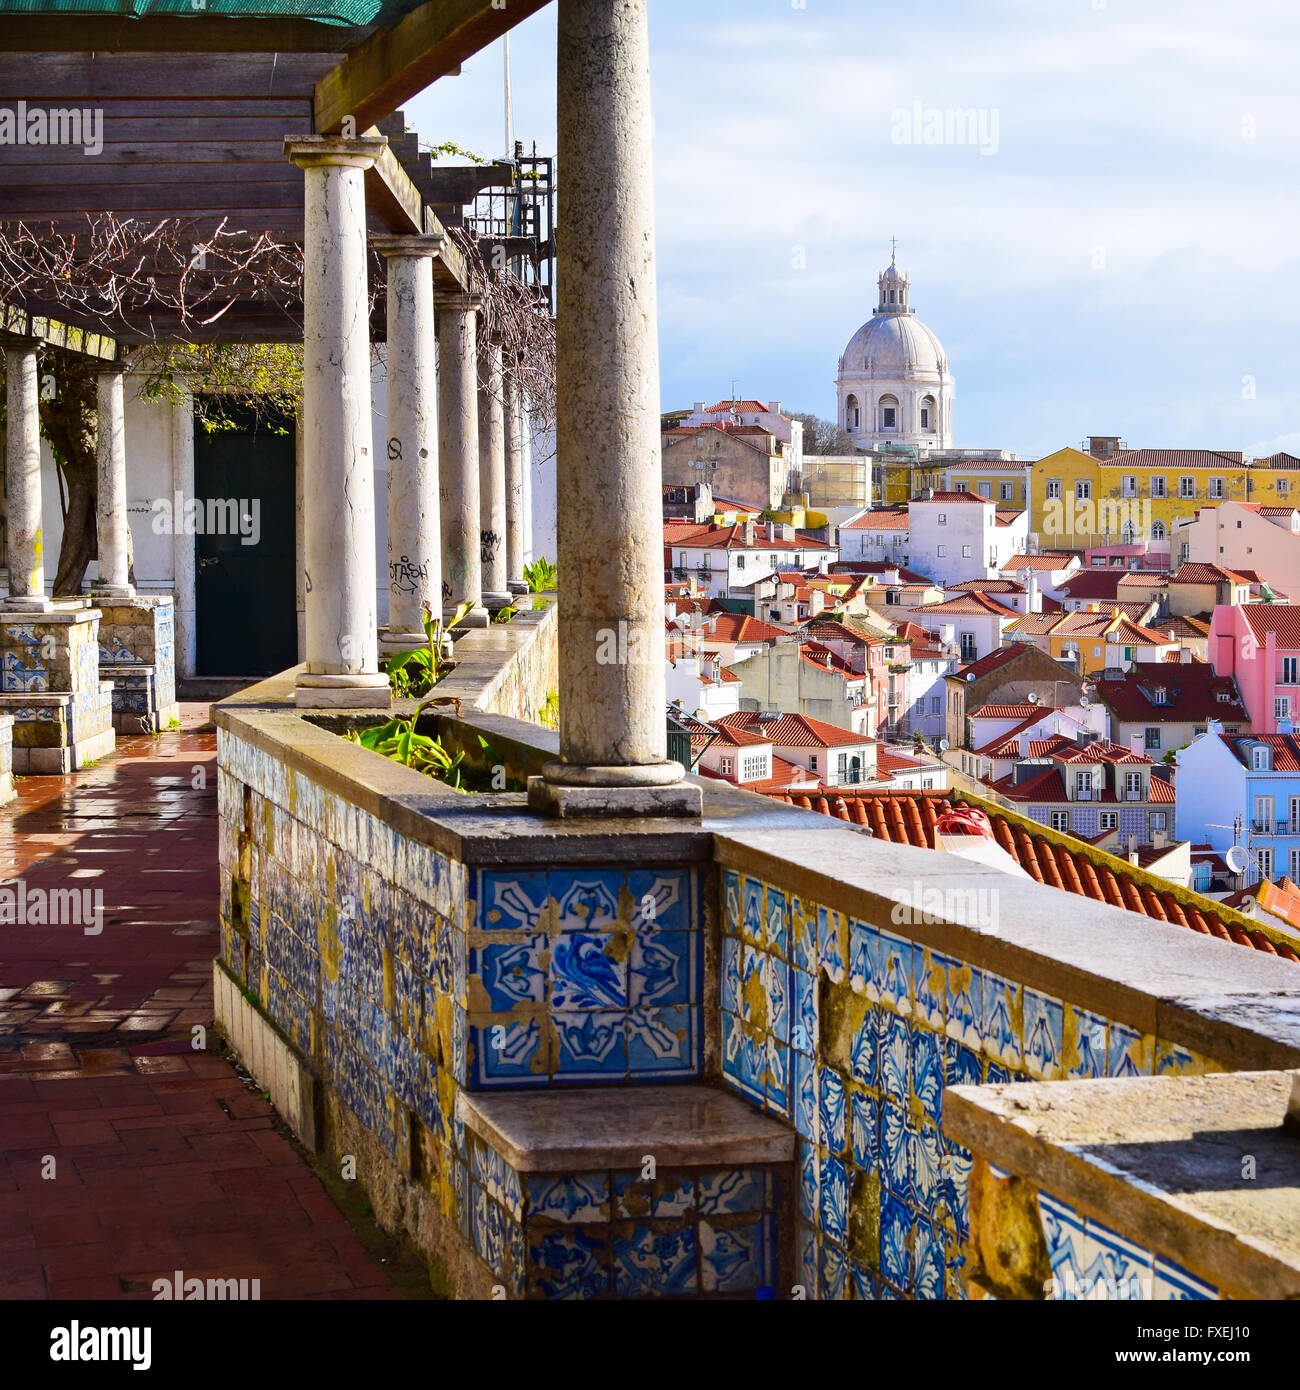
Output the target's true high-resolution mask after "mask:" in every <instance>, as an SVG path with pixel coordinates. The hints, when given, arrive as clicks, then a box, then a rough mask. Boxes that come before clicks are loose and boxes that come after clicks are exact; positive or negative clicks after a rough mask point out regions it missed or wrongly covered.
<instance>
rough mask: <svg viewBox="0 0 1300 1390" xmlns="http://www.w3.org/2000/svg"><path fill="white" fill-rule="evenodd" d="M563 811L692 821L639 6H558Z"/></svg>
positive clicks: (590, 1) (550, 780) (550, 779)
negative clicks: (666, 526) (669, 643)
mask: <svg viewBox="0 0 1300 1390" xmlns="http://www.w3.org/2000/svg"><path fill="white" fill-rule="evenodd" d="M558 54H559V71H558V92H559V99H558V120H557V133H558V142H557V151H556V153H557V160H556V163H557V166H558V168H559V170H560V177H561V180H562V189H561V197H562V200H563V205H564V218H565V227H564V235H563V237H562V238H561V239H560V244H559V256H560V261H559V266H558V268H557V273H556V280H557V284H558V288H559V303H558V311H557V329H558V334H559V341H558V380H557V413H558V427H557V438H556V445H557V496H558V499H559V505H558V512H559V516H558V528H559V553H558V557H557V559H558V564H559V571H560V600H559V602H560V615H559V623H560V673H559V696H560V754H561V756H560V759H559V761H557V762H552V763H548V764H547V766H546V768H545V770H544V776H543V777H542V778H537V779H534V781H533V782H532V784H531V786H530V796H531V799H532V803H533V805H534V806H535V807H536V808H537V809H538V810H542V811H546V812H550V813H552V814H558V815H569V816H579V815H590V816H619V815H622V816H636V815H683V816H689V815H696V816H698V815H699V814H700V811H701V795H700V789H699V787H698V785H697V784H695V783H694V782H688V781H686V780H684V779H685V775H686V774H685V770H684V769H683V768H682V766H681V765H680V764H679V763H676V762H672V761H669V760H668V758H667V745H668V735H667V697H666V695H665V689H664V620H663V546H662V543H661V538H662V535H663V513H662V501H661V480H662V463H661V460H660V454H659V410H660V401H659V345H658V341H657V331H658V311H657V305H656V290H655V258H654V213H653V205H654V184H653V175H652V155H653V142H652V132H651V121H650V62H649V35H648V26H647V19H646V0H559V37H558Z"/></svg>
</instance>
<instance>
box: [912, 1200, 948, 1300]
mask: <svg viewBox="0 0 1300 1390" xmlns="http://www.w3.org/2000/svg"><path fill="white" fill-rule="evenodd" d="M944 1264H945V1260H944V1248H943V1240H942V1238H941V1236H940V1234H939V1231H938V1229H937V1228H936V1227H935V1226H934V1225H933V1224H932V1223H931V1222H929V1221H926V1220H924V1219H923V1218H920V1219H918V1220H917V1221H916V1223H915V1225H914V1226H913V1228H912V1296H913V1298H916V1299H918V1300H922V1301H924V1302H929V1303H933V1302H938V1301H939V1300H941V1299H942V1298H943V1296H944Z"/></svg>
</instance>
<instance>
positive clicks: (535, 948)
mask: <svg viewBox="0 0 1300 1390" xmlns="http://www.w3.org/2000/svg"><path fill="white" fill-rule="evenodd" d="M444 939H449V934H444ZM446 950H447V954H448V959H447V961H446V974H447V976H448V977H449V978H448V985H450V984H451V979H450V977H451V975H452V966H451V960H450V945H448V946H447V948H446ZM545 951H546V938H545V937H544V936H529V937H523V938H521V939H520V940H518V941H512V942H510V943H508V944H507V945H490V946H480V947H477V948H476V949H473V950H471V951H470V966H469V968H470V972H471V973H472V974H474V975H476V976H477V977H478V979H479V981H480V983H481V984H482V986H483V988H484V990H485V991H486V992H487V997H488V1007H489V1008H490V1009H491V1010H492V1012H493V1013H509V1012H510V1010H511V1009H513V1008H514V1007H515V1005H516V1004H528V1003H536V1004H542V1003H545V1002H546V966H545V963H544V961H543V955H544V953H545ZM440 973H441V970H440ZM443 988H444V989H445V990H446V992H447V993H449V994H450V993H452V990H451V989H450V988H447V987H446V986H444V987H443ZM453 997H455V996H454V994H453Z"/></svg>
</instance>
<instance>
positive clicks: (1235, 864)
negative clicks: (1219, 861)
mask: <svg viewBox="0 0 1300 1390" xmlns="http://www.w3.org/2000/svg"><path fill="white" fill-rule="evenodd" d="M1223 862H1224V863H1225V864H1227V866H1228V868H1229V869H1231V870H1232V872H1233V873H1234V874H1244V873H1245V872H1246V866H1247V865H1248V864H1249V863H1250V855H1248V854H1247V853H1246V851H1245V850H1244V849H1242V847H1241V846H1240V845H1233V847H1232V848H1231V849H1230V850H1229V851H1228V852H1227V854H1225V855H1224V856H1223Z"/></svg>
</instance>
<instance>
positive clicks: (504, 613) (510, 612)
mask: <svg viewBox="0 0 1300 1390" xmlns="http://www.w3.org/2000/svg"><path fill="white" fill-rule="evenodd" d="M518 612H519V610H518V609H517V608H516V607H515V606H514V605H513V604H511V605H510V607H509V608H503V609H501V610H500V612H498V613H497V615H496V617H495V618H493V619H492V621H493V623H494V624H496V625H497V626H499V627H504V626H505V625H506V623H508V622H509V621H510V620H511V619H512V618H513V617H514V616H515V614H516V613H518Z"/></svg>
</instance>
